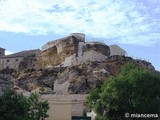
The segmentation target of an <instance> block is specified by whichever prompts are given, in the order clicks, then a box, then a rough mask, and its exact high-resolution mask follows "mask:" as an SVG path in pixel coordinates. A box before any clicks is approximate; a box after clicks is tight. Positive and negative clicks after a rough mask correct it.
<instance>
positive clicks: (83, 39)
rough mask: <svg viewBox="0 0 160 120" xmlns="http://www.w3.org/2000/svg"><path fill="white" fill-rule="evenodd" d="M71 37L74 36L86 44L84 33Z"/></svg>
mask: <svg viewBox="0 0 160 120" xmlns="http://www.w3.org/2000/svg"><path fill="white" fill-rule="evenodd" d="M70 36H74V37H76V38H77V39H78V40H80V41H81V42H85V34H83V33H71V34H70Z"/></svg>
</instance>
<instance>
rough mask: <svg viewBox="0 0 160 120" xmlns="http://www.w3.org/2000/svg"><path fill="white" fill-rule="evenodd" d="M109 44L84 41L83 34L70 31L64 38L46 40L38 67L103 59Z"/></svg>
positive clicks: (108, 53) (72, 64)
mask: <svg viewBox="0 0 160 120" xmlns="http://www.w3.org/2000/svg"><path fill="white" fill-rule="evenodd" d="M109 56H110V50H109V46H107V45H106V44H104V43H101V42H85V35H84V34H81V33H72V34H70V35H69V36H67V37H65V38H61V39H58V40H54V41H51V42H48V43H47V44H45V45H44V46H43V47H42V52H41V54H40V56H39V63H38V66H39V67H42V68H43V67H51V66H57V67H58V66H64V67H65V66H74V65H78V64H82V63H84V62H87V61H105V59H106V58H108V57H109Z"/></svg>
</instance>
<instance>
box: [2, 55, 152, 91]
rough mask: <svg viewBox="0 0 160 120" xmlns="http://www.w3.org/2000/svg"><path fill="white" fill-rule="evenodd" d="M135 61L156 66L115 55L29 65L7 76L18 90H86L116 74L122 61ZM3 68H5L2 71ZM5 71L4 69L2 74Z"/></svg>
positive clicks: (124, 62)
mask: <svg viewBox="0 0 160 120" xmlns="http://www.w3.org/2000/svg"><path fill="white" fill-rule="evenodd" d="M128 61H133V62H135V63H136V64H137V65H139V66H141V67H145V68H147V69H149V70H154V67H153V66H152V65H151V64H150V63H148V62H145V61H142V60H134V59H132V58H130V57H125V56H112V57H109V58H108V59H106V61H103V62H85V63H83V64H80V65H77V66H68V67H58V68H57V67H52V68H44V69H35V68H27V69H24V70H23V71H19V72H15V71H12V74H11V73H8V76H9V75H10V76H9V77H8V78H10V79H11V81H12V82H13V83H14V87H15V89H17V90H20V89H23V90H26V91H29V92H31V91H32V92H34V91H37V92H38V91H40V92H41V93H45V94H49V93H57V94H86V93H88V92H89V90H91V89H94V88H96V87H98V86H100V85H101V84H102V83H103V81H104V80H107V78H108V77H110V76H117V75H118V74H119V73H120V68H121V66H122V65H124V64H126V63H127V62H128ZM3 72H4V71H3ZM4 74H5V75H6V73H2V72H1V76H5V75H4Z"/></svg>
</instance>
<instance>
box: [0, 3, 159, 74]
mask: <svg viewBox="0 0 160 120" xmlns="http://www.w3.org/2000/svg"><path fill="white" fill-rule="evenodd" d="M70 33H84V34H85V35H86V40H88V41H90V40H97V41H102V42H104V43H106V44H107V45H111V44H117V45H119V46H120V47H122V48H123V49H125V50H126V51H127V53H128V55H129V56H132V57H133V58H138V59H142V60H146V61H149V62H151V63H152V64H153V65H154V67H155V68H156V70H159V71H160V49H159V46H160V0H0V47H2V48H5V49H6V54H11V53H15V52H19V51H22V50H29V49H37V48H38V49H41V47H42V46H43V45H44V44H45V43H47V42H49V41H52V40H55V39H58V38H62V37H65V36H68V35H69V34H70Z"/></svg>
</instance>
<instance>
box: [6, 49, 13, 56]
mask: <svg viewBox="0 0 160 120" xmlns="http://www.w3.org/2000/svg"><path fill="white" fill-rule="evenodd" d="M10 54H13V52H11V51H7V50H6V51H5V55H10Z"/></svg>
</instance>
